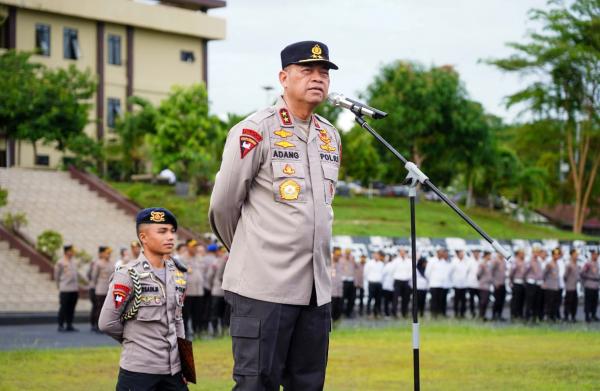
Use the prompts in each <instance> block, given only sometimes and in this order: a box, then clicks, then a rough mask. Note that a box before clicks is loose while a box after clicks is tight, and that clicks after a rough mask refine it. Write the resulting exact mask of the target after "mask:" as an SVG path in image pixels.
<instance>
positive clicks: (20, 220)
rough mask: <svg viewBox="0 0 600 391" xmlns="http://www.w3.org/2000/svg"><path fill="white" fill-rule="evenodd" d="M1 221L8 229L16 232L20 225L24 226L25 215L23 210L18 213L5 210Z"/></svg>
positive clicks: (25, 221) (25, 223)
mask: <svg viewBox="0 0 600 391" xmlns="http://www.w3.org/2000/svg"><path fill="white" fill-rule="evenodd" d="M2 223H3V224H4V226H5V227H6V228H8V229H9V230H10V231H12V232H14V233H16V232H18V231H19V230H20V229H21V227H24V226H26V225H27V216H26V215H25V213H23V212H18V213H10V212H7V213H5V214H4V216H3V217H2Z"/></svg>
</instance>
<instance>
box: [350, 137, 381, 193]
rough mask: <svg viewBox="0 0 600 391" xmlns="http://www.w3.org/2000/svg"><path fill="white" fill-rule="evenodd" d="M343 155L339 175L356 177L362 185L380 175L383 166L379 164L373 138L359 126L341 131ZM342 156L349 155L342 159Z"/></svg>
mask: <svg viewBox="0 0 600 391" xmlns="http://www.w3.org/2000/svg"><path fill="white" fill-rule="evenodd" d="M341 136H342V145H343V155H342V170H343V173H342V174H341V175H340V177H347V178H349V179H357V180H359V181H360V182H361V183H362V184H363V185H365V186H366V185H367V184H368V183H369V182H372V181H375V180H377V179H379V178H380V177H381V175H382V174H383V172H384V167H383V165H382V164H381V158H380V155H379V151H377V149H376V148H375V145H374V143H375V139H374V138H373V136H371V135H370V134H368V133H367V132H366V131H365V130H364V129H362V128H361V127H359V126H355V127H353V128H352V129H351V130H350V131H349V132H348V133H345V134H344V133H341ZM344 156H349V158H348V159H344Z"/></svg>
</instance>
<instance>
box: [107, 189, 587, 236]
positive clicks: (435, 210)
mask: <svg viewBox="0 0 600 391" xmlns="http://www.w3.org/2000/svg"><path fill="white" fill-rule="evenodd" d="M111 185H112V186H113V187H115V188H116V189H117V190H119V191H120V192H122V193H123V194H125V195H126V196H127V197H129V198H131V199H132V200H134V201H135V202H137V203H138V204H140V205H142V206H144V207H149V206H157V205H161V206H164V207H166V208H168V209H170V210H172V211H173V213H175V215H176V216H177V217H178V219H179V220H180V221H181V224H182V225H183V226H185V227H188V228H190V229H192V230H194V231H196V232H208V231H210V227H209V225H208V221H207V213H208V204H209V197H208V196H199V197H193V198H186V197H178V196H176V195H175V194H174V189H173V188H172V187H170V186H160V185H150V184H145V183H133V184H132V183H111ZM334 213H335V220H334V225H333V232H334V234H335V235H356V236H398V237H407V236H409V234H410V231H409V230H410V215H409V213H410V212H409V206H408V199H406V198H379V197H377V198H373V199H368V198H363V197H352V198H344V197H337V198H336V199H335V201H334ZM466 213H467V214H468V215H469V216H470V217H471V218H472V219H473V220H474V221H475V222H476V223H477V224H478V225H480V226H481V227H482V228H483V229H484V230H486V232H487V233H488V234H490V235H491V236H492V237H494V238H498V239H515V238H518V239H544V238H552V239H591V238H590V237H586V236H585V235H575V234H573V233H571V232H566V231H561V230H558V229H552V228H545V227H540V226H537V225H533V224H522V223H519V222H517V221H514V220H512V219H510V218H508V217H506V216H504V215H501V214H499V213H497V212H494V211H490V210H487V209H482V208H472V209H468V210H466ZM417 235H418V236H423V237H432V238H441V237H459V238H471V239H475V238H478V235H477V233H476V232H475V231H474V230H473V229H472V228H471V227H469V226H468V225H467V224H466V223H465V222H463V221H462V219H460V217H458V216H457V215H456V214H455V213H454V212H453V211H452V210H451V209H450V208H449V207H447V206H446V205H444V204H441V203H437V202H427V201H423V202H419V203H418V204H417Z"/></svg>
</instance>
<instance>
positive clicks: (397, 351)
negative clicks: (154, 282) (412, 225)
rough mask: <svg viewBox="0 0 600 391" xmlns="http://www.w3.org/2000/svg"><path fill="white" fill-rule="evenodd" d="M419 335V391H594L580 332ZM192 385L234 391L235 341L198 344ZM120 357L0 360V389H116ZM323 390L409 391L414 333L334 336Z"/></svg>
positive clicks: (437, 331)
mask: <svg viewBox="0 0 600 391" xmlns="http://www.w3.org/2000/svg"><path fill="white" fill-rule="evenodd" d="M421 331H422V333H421V340H422V345H421V385H422V386H421V388H422V389H424V390H444V391H453V390H457V391H458V390H461V391H464V390H486V391H495V390H498V391H505V390H513V391H517V390H527V391H535V390H543V391H549V390H554V391H560V390H565V391H566V390H580V391H585V390H597V389H598V385H599V384H600V365H599V364H598V363H599V362H600V344H598V334H597V332H594V331H592V330H587V329H586V326H585V325H580V326H576V327H571V328H568V329H561V328H560V327H539V328H527V327H524V326H505V327H497V328H495V327H494V326H491V325H481V324H477V323H466V324H465V323H461V324H458V323H456V322H453V321H447V322H444V321H440V322H431V323H425V324H424V325H423V327H422V330H421ZM194 346H195V349H194V350H195V358H196V370H197V371H198V378H199V381H198V384H197V385H190V390H191V391H194V390H204V391H218V390H230V389H231V387H232V381H231V367H232V359H231V342H230V340H229V339H228V338H225V339H219V340H210V341H199V340H197V341H195V345H194ZM119 351H120V350H119V348H89V349H64V350H41V351H33V350H29V351H11V352H0V390H3V391H13V390H22V389H26V390H63V391H71V390H86V391H94V390H108V389H114V384H115V382H116V375H117V371H118V362H119ZM325 389H326V390H331V391H342V390H344V391H345V390H360V391H368V390H377V391H380V390H392V389H395V390H408V389H412V347H411V331H410V324H409V323H407V322H402V323H398V324H396V325H395V326H393V327H387V328H382V329H379V328H377V329H367V328H358V329H343V330H335V331H334V332H333V333H332V338H331V346H330V355H329V365H328V369H327V381H326V386H325Z"/></svg>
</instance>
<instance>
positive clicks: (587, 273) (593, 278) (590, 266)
mask: <svg viewBox="0 0 600 391" xmlns="http://www.w3.org/2000/svg"><path fill="white" fill-rule="evenodd" d="M581 280H582V281H583V287H584V288H587V289H598V287H599V286H600V270H599V268H598V262H591V261H590V262H587V263H586V264H585V265H583V270H582V271H581Z"/></svg>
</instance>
